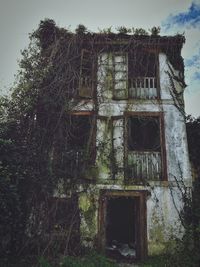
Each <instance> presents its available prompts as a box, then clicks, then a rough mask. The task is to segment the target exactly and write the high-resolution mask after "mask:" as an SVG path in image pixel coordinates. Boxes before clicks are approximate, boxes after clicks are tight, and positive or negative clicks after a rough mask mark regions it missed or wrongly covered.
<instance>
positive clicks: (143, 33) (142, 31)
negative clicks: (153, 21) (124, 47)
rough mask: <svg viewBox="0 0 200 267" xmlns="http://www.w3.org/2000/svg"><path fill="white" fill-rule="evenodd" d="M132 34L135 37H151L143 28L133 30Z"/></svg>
mask: <svg viewBox="0 0 200 267" xmlns="http://www.w3.org/2000/svg"><path fill="white" fill-rule="evenodd" d="M132 32H133V34H134V35H149V34H148V32H147V31H146V30H145V29H142V28H132Z"/></svg>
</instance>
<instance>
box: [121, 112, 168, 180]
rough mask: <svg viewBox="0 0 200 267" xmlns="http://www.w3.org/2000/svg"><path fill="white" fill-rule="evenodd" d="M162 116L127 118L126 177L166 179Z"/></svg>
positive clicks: (148, 115)
mask: <svg viewBox="0 0 200 267" xmlns="http://www.w3.org/2000/svg"><path fill="white" fill-rule="evenodd" d="M161 125H162V123H161V116H160V115H157V114H152V116H151V115H150V114H147V115H143V114H141V115H140V114H138V115H134V113H133V115H130V116H127V117H126V159H127V160H126V162H127V163H126V164H127V166H126V174H127V175H126V177H127V178H129V179H130V178H131V179H137V180H140V181H141V180H143V179H144V180H161V179H165V177H164V168H165V164H164V160H165V158H164V154H163V151H164V147H163V146H164V145H163V133H162V131H163V130H162V126H161Z"/></svg>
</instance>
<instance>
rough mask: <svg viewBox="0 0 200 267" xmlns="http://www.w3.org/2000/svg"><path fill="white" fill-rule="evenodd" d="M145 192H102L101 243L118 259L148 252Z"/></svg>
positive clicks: (134, 258)
mask: <svg viewBox="0 0 200 267" xmlns="http://www.w3.org/2000/svg"><path fill="white" fill-rule="evenodd" d="M145 195H146V194H145V192H144V191H142V192H138V191H125V192H124V191H123V192H118V191H107V192H104V193H103V194H102V196H101V206H100V243H101V246H102V248H103V250H104V251H105V253H106V254H107V255H108V256H110V257H114V258H117V259H126V260H132V261H134V260H142V259H144V258H145V257H146V254H147V241H146V240H147V234H146V201H145Z"/></svg>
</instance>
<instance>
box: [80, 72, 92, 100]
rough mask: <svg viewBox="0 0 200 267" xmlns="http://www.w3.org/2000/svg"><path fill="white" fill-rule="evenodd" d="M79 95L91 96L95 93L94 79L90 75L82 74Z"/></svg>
mask: <svg viewBox="0 0 200 267" xmlns="http://www.w3.org/2000/svg"><path fill="white" fill-rule="evenodd" d="M78 91H79V93H78V94H79V96H80V97H86V98H91V97H92V95H93V83H92V79H91V77H89V76H82V77H81V78H80V84H79V90H78Z"/></svg>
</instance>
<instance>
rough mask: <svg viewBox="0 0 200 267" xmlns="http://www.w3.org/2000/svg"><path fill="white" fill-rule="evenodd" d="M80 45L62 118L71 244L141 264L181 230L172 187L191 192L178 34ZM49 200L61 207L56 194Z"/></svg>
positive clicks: (98, 38) (97, 37) (96, 39)
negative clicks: (70, 189)
mask: <svg viewBox="0 0 200 267" xmlns="http://www.w3.org/2000/svg"><path fill="white" fill-rule="evenodd" d="M102 35H103V37H102ZM90 38H92V42H90V40H89V41H88V40H87V38H86V40H85V41H84V42H83V43H82V47H81V52H80V65H79V67H80V69H79V71H80V72H79V75H78V77H76V81H77V79H78V82H72V83H71V86H72V88H71V89H72V90H71V91H73V92H75V94H74V95H73V96H70V101H69V103H70V104H69V106H70V105H71V108H70V111H69V112H68V114H67V118H66V122H67V123H66V125H67V126H66V127H67V128H68V130H66V138H67V139H68V146H67V147H66V149H65V148H63V149H64V154H63V158H64V159H63V164H66V165H67V166H68V168H67V172H66V173H64V174H63V179H65V180H68V179H72V180H74V181H75V184H76V192H77V195H78V200H77V201H78V207H79V211H80V238H81V242H82V243H83V244H84V245H85V246H89V247H98V248H99V249H101V250H102V251H104V252H106V253H108V254H109V255H112V254H115V253H119V254H121V255H122V256H128V257H133V258H134V259H139V260H141V259H144V258H145V257H146V256H147V255H148V254H153V253H159V252H160V251H161V250H162V249H163V248H164V246H165V243H166V242H167V241H168V240H169V239H170V237H171V236H172V235H173V236H177V237H180V236H181V235H182V233H183V227H182V225H181V222H180V219H179V212H181V210H182V208H183V201H182V198H181V197H182V194H181V190H182V189H183V190H185V188H188V190H190V189H191V186H192V180H191V174H190V164H189V157H188V148H187V137H186V130H185V119H184V100H183V91H184V88H185V83H184V64H183V59H182V57H181V49H182V46H183V44H184V41H185V40H184V37H183V36H180V35H177V36H172V37H170V36H168V37H166V36H164V37H161V36H153V35H151V36H145V35H141V36H140V35H120V34H119V35H118V34H113V35H112V36H110V35H109V34H93V36H92V37H89V38H88V39H90ZM55 197H57V199H60V210H61V209H63V210H64V203H65V202H64V201H65V197H66V196H65V195H64V193H63V192H62V189H61V188H59V189H58V190H57V191H56V192H55ZM58 203H59V202H58ZM60 216H61V217H62V214H61V215H60Z"/></svg>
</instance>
